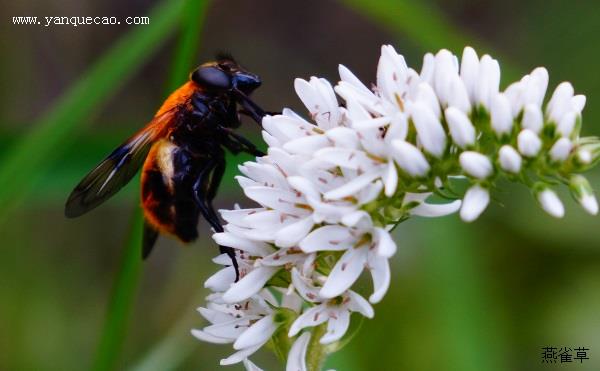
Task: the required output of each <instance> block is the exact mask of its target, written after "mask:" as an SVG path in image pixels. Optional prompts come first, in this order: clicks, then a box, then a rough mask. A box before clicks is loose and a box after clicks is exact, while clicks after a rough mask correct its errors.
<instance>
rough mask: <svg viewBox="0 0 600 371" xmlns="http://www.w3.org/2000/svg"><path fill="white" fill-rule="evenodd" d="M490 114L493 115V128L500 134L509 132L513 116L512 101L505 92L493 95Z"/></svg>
mask: <svg viewBox="0 0 600 371" xmlns="http://www.w3.org/2000/svg"><path fill="white" fill-rule="evenodd" d="M490 103H491V107H490V114H491V116H492V129H494V131H495V132H496V134H498V135H504V134H509V133H510V131H511V129H512V125H513V118H512V113H511V107H510V102H509V101H508V98H506V96H504V94H501V93H500V94H496V95H494V96H493V97H492V100H491V102H490Z"/></svg>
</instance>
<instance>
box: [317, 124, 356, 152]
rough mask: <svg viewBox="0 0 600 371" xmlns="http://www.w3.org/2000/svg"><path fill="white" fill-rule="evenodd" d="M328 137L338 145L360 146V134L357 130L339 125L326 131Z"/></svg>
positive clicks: (347, 146)
mask: <svg viewBox="0 0 600 371" xmlns="http://www.w3.org/2000/svg"><path fill="white" fill-rule="evenodd" d="M325 135H326V136H327V138H329V140H330V141H331V142H333V143H334V144H335V146H336V147H343V148H351V149H357V148H358V147H359V140H358V134H357V132H356V130H352V129H350V128H347V127H343V126H339V127H336V128H333V129H330V130H327V132H326V133H325Z"/></svg>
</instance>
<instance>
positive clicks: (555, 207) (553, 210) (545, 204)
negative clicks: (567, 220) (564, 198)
mask: <svg viewBox="0 0 600 371" xmlns="http://www.w3.org/2000/svg"><path fill="white" fill-rule="evenodd" d="M536 188H537V189H538V190H537V191H535V193H536V198H537V200H538V202H539V203H540V206H541V207H542V209H544V211H545V212H547V213H548V214H550V215H551V216H553V217H555V218H562V217H563V216H564V215H565V207H564V206H563V204H562V202H561V201H560V198H558V196H557V195H556V193H555V192H554V191H553V190H551V189H550V188H547V187H546V186H545V185H537V186H536Z"/></svg>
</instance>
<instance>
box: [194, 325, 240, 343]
mask: <svg viewBox="0 0 600 371" xmlns="http://www.w3.org/2000/svg"><path fill="white" fill-rule="evenodd" d="M192 335H193V336H194V337H195V338H196V339H198V340H200V341H205V342H207V343H213V344H228V343H232V342H233V339H228V338H222V337H218V336H214V335H211V334H208V333H206V332H204V331H202V330H196V329H192Z"/></svg>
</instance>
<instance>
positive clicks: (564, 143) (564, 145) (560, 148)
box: [550, 138, 573, 162]
mask: <svg viewBox="0 0 600 371" xmlns="http://www.w3.org/2000/svg"><path fill="white" fill-rule="evenodd" d="M572 148H573V143H571V140H570V139H569V138H560V139H559V140H557V141H556V143H554V145H553V146H552V148H550V158H551V159H552V160H554V161H557V162H558V161H565V160H566V159H567V157H569V154H570V153H571V149H572Z"/></svg>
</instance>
